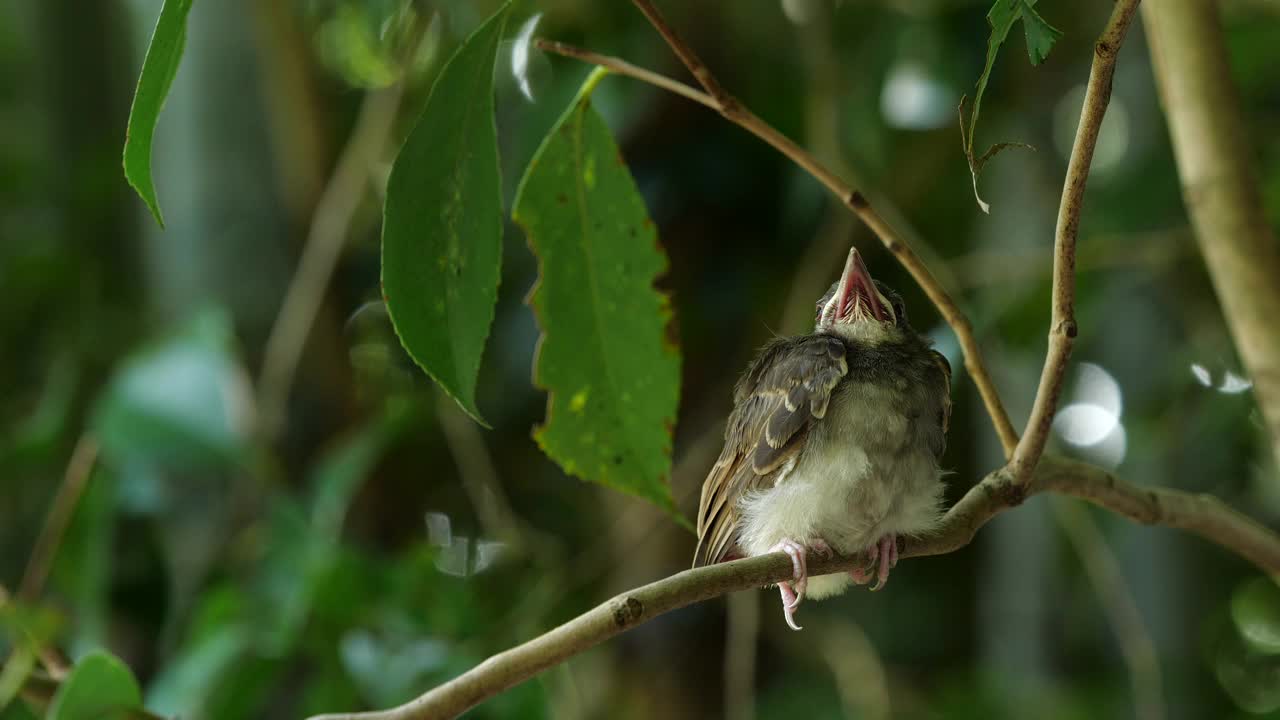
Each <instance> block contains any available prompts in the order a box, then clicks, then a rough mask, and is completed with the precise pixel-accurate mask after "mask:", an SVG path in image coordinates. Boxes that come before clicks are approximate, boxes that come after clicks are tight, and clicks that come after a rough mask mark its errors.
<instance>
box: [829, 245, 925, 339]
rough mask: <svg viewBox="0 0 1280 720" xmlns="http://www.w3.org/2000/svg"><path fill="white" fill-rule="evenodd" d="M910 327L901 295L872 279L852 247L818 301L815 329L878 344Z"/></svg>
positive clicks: (895, 336)
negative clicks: (829, 285) (834, 280)
mask: <svg viewBox="0 0 1280 720" xmlns="http://www.w3.org/2000/svg"><path fill="white" fill-rule="evenodd" d="M907 329H908V326H907V312H906V309H905V308H904V307H903V305H902V298H900V297H898V294H897V293H896V292H894V291H893V290H891V289H890V288H889V287H888V286H887V285H884V284H883V283H881V282H879V281H877V280H872V279H871V273H869V272H867V266H866V264H864V263H863V262H862V256H860V255H859V254H858V249H857V248H850V249H849V257H848V258H847V259H846V260H845V262H844V272H842V273H841V274H840V279H839V280H837V281H836V282H835V284H834V285H832V286H831V289H830V290H828V291H827V294H826V295H823V296H822V299H820V300H818V306H817V318H816V325H815V327H814V330H815V331H816V332H827V333H833V334H838V335H841V336H844V337H846V338H847V339H858V340H862V341H868V342H872V343H876V342H883V341H886V340H892V339H896V338H899V337H901V336H902V334H903V333H905V332H906V331H907Z"/></svg>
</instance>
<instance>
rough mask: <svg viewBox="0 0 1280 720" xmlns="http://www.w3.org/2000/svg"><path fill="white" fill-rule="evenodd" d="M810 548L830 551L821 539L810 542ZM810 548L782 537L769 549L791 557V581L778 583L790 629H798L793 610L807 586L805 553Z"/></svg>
mask: <svg viewBox="0 0 1280 720" xmlns="http://www.w3.org/2000/svg"><path fill="white" fill-rule="evenodd" d="M810 548H811V549H812V550H813V551H814V552H817V553H820V554H824V555H825V554H829V553H830V552H831V548H830V546H828V545H827V544H826V543H825V542H823V541H821V540H816V541H813V542H811V543H810ZM810 548H806V547H805V546H804V545H801V544H800V543H798V542H796V541H795V540H791V539H789V538H783V539H782V540H781V541H779V542H778V544H777V545H774V546H773V547H772V548H770V549H769V552H784V553H786V554H787V555H788V556H789V557H790V558H791V569H792V571H793V573H792V576H791V581H790V582H786V581H783V582H780V583H778V592H779V593H780V594H781V595H782V614H783V616H785V617H786V620H787V625H788V626H790V628H791V629H792V630H799V629H800V626H799V625H797V624H796V618H795V612H796V608H798V607H800V603H801V601H803V600H804V592H805V590H806V589H807V588H808V587H809V566H808V562H807V558H806V555H807V554H808V551H809V549H810Z"/></svg>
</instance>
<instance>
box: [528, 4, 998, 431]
mask: <svg viewBox="0 0 1280 720" xmlns="http://www.w3.org/2000/svg"><path fill="white" fill-rule="evenodd" d="M635 3H636V5H637V6H639V7H640V9H641V10H642V11H643V12H644V14H645V16H646V17H648V18H649V21H650V22H651V23H653V25H654V27H655V28H657V30H658V32H659V33H660V34H661V35H662V37H663V38H664V39H666V41H667V44H668V45H670V46H671V47H672V50H673V51H674V52H675V53H676V55H677V56H679V57H680V59H681V61H683V62H684V63H685V66H686V67H688V68H689V70H690V72H691V73H693V76H694V77H695V78H697V79H698V81H699V82H700V83H702V85H703V87H704V88H705V89H706V92H705V93H704V92H701V91H699V90H697V89H695V88H691V87H689V86H688V85H685V84H683V83H681V82H679V81H678V80H673V79H671V78H668V77H665V76H663V75H659V74H658V73H655V72H652V71H650V70H646V69H644V68H639V67H637V66H635V65H633V64H631V63H629V62H627V61H625V60H622V59H620V58H615V57H610V56H607V55H601V54H599V53H595V52H592V51H590V50H583V49H581V48H577V47H573V46H571V45H565V44H564V43H554V42H547V41H543V40H540V41H538V43H537V47H539V48H540V49H542V50H545V51H547V52H551V53H555V54H558V55H564V56H566V57H571V58H574V59H577V60H582V61H584V62H589V63H592V64H594V65H598V66H600V67H603V68H606V69H608V70H610V71H612V72H614V73H617V74H619V75H625V76H627V77H631V78H635V79H636V80H641V81H643V82H646V83H649V84H651V85H654V86H655V87H659V88H662V89H664V90H668V91H670V92H673V93H676V94H678V95H680V96H682V97H685V98H689V99H691V100H693V101H695V102H697V103H700V104H702V105H704V106H706V107H709V108H711V109H713V110H715V111H717V112H719V113H720V114H721V115H722V116H723V117H724V118H725V119H726V120H728V121H729V122H732V123H733V124H735V125H737V126H738V127H741V128H742V129H744V130H746V131H747V132H749V133H751V134H752V135H755V136H756V137H758V138H760V139H761V140H763V141H765V142H766V143H768V144H769V145H771V146H773V148H774V149H776V150H777V151H778V152H780V153H782V154H783V155H785V156H786V157H787V158H788V159H790V160H791V161H792V162H794V163H795V164H796V165H798V166H800V168H801V169H802V170H804V171H805V172H807V173H808V174H809V175H811V176H812V177H813V178H814V179H815V180H817V181H818V182H819V183H821V184H822V185H823V187H825V188H827V190H828V191H829V192H830V193H831V194H832V195H834V196H835V197H836V199H837V200H839V201H840V203H841V204H843V205H844V206H845V207H846V208H848V209H849V210H850V211H851V212H853V214H854V215H856V216H858V218H860V219H861V220H862V221H863V222H864V223H865V224H866V225H867V227H868V228H870V229H871V231H872V232H873V233H875V235H876V237H877V238H879V239H880V242H881V243H882V244H883V245H884V247H885V249H887V250H888V251H889V252H890V253H892V254H893V256H894V257H895V258H897V260H898V262H899V263H901V265H902V266H903V267H904V268H906V270H907V272H908V273H910V274H911V277H912V279H914V280H915V281H916V284H918V285H919V286H920V288H921V289H922V290H924V292H925V295H927V296H928V298H929V301H930V302H932V303H933V305H934V306H935V307H937V308H938V312H939V313H940V314H941V315H942V317H943V319H944V320H946V322H947V324H948V325H950V326H951V329H952V330H953V331H954V332H955V334H956V339H957V340H958V341H959V344H960V350H961V352H962V353H963V354H964V364H965V369H966V370H967V371H968V373H969V377H971V378H973V382H974V385H976V386H977V388H978V394H979V395H980V396H981V397H982V402H983V404H984V405H985V406H986V408H987V413H988V414H989V415H990V416H991V421H992V423H993V424H994V426H995V429H996V435H997V436H998V437H999V439H1000V444H1001V446H1002V447H1004V449H1005V454H1006V456H1007V455H1008V454H1009V453H1011V452H1012V451H1013V448H1014V446H1015V445H1016V444H1017V442H1018V434H1017V432H1016V431H1015V430H1014V429H1013V424H1012V423H1011V422H1010V420H1009V415H1008V413H1006V412H1005V409H1004V405H1003V404H1002V403H1001V401H1000V394H999V393H998V392H997V391H996V387H995V383H994V382H993V381H992V380H991V374H990V373H989V372H988V371H987V366H986V363H985V362H983V359H982V350H981V349H980V348H979V346H978V340H977V338H976V337H975V336H974V334H973V326H972V325H970V323H969V319H968V318H967V317H965V314H964V313H963V312H962V311H961V310H960V308H959V306H958V305H956V303H955V301H954V300H953V299H952V298H951V295H950V294H949V293H947V291H946V289H944V288H943V287H942V285H941V283H939V282H938V280H937V278H935V277H934V276H933V273H932V272H930V271H929V268H928V267H927V266H926V265H925V264H924V262H923V261H921V260H920V257H919V256H918V255H916V253H915V251H914V250H912V249H911V246H910V245H909V244H908V243H907V241H906V239H905V238H904V237H903V236H902V235H901V234H900V233H899V232H898V231H897V230H895V229H894V228H893V227H892V226H890V225H889V223H888V222H886V221H885V219H884V218H883V217H882V216H881V215H880V213H879V212H877V211H876V209H875V208H874V207H872V206H871V203H870V202H869V201H868V200H867V198H866V196H865V195H863V194H862V193H861V192H859V191H858V190H855V189H854V188H852V187H850V186H849V185H848V184H847V183H845V182H844V181H843V180H841V179H840V178H839V177H838V176H837V175H836V174H835V173H833V172H831V171H830V170H829V169H827V167H826V166H825V165H823V164H822V163H821V162H819V161H818V159H817V158H815V157H814V156H813V155H812V154H810V153H809V152H808V151H806V150H805V149H804V148H802V147H800V146H799V145H797V144H796V143H795V142H793V141H792V140H791V139H790V138H788V137H787V136H786V135H783V134H782V133H780V132H778V131H777V130H776V129H775V128H774V127H773V126H772V125H769V124H768V123H767V122H765V121H764V120H761V119H760V118H759V117H757V116H756V115H755V114H754V113H752V112H751V111H750V110H748V109H747V108H746V107H745V106H743V105H742V103H740V102H739V101H738V100H737V99H735V98H734V97H733V96H731V95H729V94H728V92H727V91H725V89H724V88H723V87H721V86H720V84H719V82H718V81H716V79H715V77H714V75H712V74H711V71H710V70H709V69H708V68H707V67H706V66H705V65H703V64H702V61H701V60H699V59H698V57H697V55H696V54H695V53H694V52H693V50H692V49H690V48H689V46H688V45H686V44H685V43H684V41H683V40H681V39H680V37H679V36H678V35H677V34H676V33H675V31H674V30H673V29H672V28H671V27H670V26H669V25H667V23H666V21H665V20H663V18H662V16H661V14H659V13H658V11H657V9H656V8H654V7H653V4H652V3H650V2H648V1H647V0H635Z"/></svg>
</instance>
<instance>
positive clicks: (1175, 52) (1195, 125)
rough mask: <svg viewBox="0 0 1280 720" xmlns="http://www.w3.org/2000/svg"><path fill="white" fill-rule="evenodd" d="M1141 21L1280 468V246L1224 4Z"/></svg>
mask: <svg viewBox="0 0 1280 720" xmlns="http://www.w3.org/2000/svg"><path fill="white" fill-rule="evenodd" d="M1142 20H1143V23H1144V24H1145V26H1146V30H1147V37H1148V41H1149V43H1150V46H1151V65H1152V70H1153V71H1154V72H1155V77H1156V85H1157V87H1158V88H1159V91H1160V97H1161V100H1162V102H1163V103H1164V109H1165V114H1166V115H1167V116H1168V121H1169V131H1170V135H1171V137H1172V140H1173V155H1174V159H1175V160H1176V161H1177V165H1178V175H1179V177H1180V178H1181V181H1182V196H1183V200H1184V201H1185V202H1186V204H1187V210H1188V212H1189V213H1190V215H1191V222H1192V225H1193V226H1194V227H1195V235H1196V239H1197V240H1198V241H1199V245H1200V252H1201V253H1202V254H1203V255H1204V259H1205V264H1206V265H1207V266H1208V269H1209V276H1210V277H1211V278H1212V280H1213V286H1214V289H1215V290H1216V291H1217V295H1218V299H1219V301H1220V302H1221V303H1222V310H1223V313H1224V315H1225V316H1226V320H1227V326H1228V327H1229V328H1230V330H1231V335H1232V337H1233V339H1234V340H1235V344H1236V347H1237V348H1238V349H1239V352H1240V358H1241V360H1242V361H1243V362H1244V365H1245V368H1246V370H1247V371H1248V374H1249V376H1250V377H1251V378H1252V380H1253V383H1254V394H1255V396H1256V397H1257V401H1258V405H1259V407H1260V408H1261V410H1262V416H1263V417H1264V418H1265V419H1266V425H1267V430H1268V434H1269V436H1270V439H1271V444H1272V450H1273V452H1275V454H1276V458H1277V462H1278V463H1280V329H1278V326H1277V325H1276V318H1278V317H1280V282H1278V281H1277V278H1280V246H1278V245H1277V243H1276V237H1275V234H1274V233H1273V231H1272V229H1271V227H1270V225H1268V223H1267V218H1266V215H1265V214H1264V212H1263V206H1262V199H1261V197H1260V196H1259V193H1258V183H1257V179H1256V177H1255V176H1254V174H1253V168H1252V167H1251V165H1250V161H1249V158H1250V150H1249V146H1248V145H1249V143H1248V133H1247V132H1246V124H1245V121H1244V117H1243V115H1242V113H1241V111H1240V101H1239V98H1238V97H1237V94H1236V89H1235V85H1234V83H1233V81H1232V79H1231V68H1230V66H1229V64H1228V62H1227V49H1226V45H1225V42H1224V40H1223V35H1222V22H1221V19H1220V18H1219V17H1218V4H1217V3H1215V2H1211V0H1150V2H1148V3H1147V6H1146V7H1145V8H1143V14H1142Z"/></svg>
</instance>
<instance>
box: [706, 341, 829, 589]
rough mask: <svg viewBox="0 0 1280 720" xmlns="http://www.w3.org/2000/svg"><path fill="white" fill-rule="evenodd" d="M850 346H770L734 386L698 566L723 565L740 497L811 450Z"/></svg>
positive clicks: (711, 478) (710, 482)
mask: <svg viewBox="0 0 1280 720" xmlns="http://www.w3.org/2000/svg"><path fill="white" fill-rule="evenodd" d="M845 352H846V351H845V345H844V343H843V342H841V341H840V339H839V338H835V337H832V336H830V335H805V336H802V337H797V338H781V339H778V340H775V341H773V342H772V343H770V344H769V345H766V346H765V348H764V350H762V351H761V352H760V355H759V356H758V357H757V358H756V359H755V361H754V362H752V363H751V366H750V367H749V368H747V372H746V373H745V374H744V375H743V376H742V378H741V379H740V380H739V381H738V384H737V387H736V388H735V389H734V393H733V395H734V407H733V412H732V413H731V414H730V415H729V423H728V426H727V427H726V428H725V431H724V450H722V451H721V453H720V459H719V460H717V461H716V464H715V466H714V467H712V468H711V472H710V474H708V475H707V479H706V480H705V481H704V482H703V484H702V501H701V503H699V506H698V549H697V550H696V551H695V552H694V560H693V564H694V566H695V567H697V566H698V565H709V564H712V563H717V562H720V561H721V560H723V559H724V557H725V555H726V554H727V553H728V552H729V550H730V549H731V547H732V545H733V540H734V536H735V534H736V531H737V526H738V507H737V504H738V498H739V497H741V495H742V493H743V492H746V491H748V490H750V489H753V488H758V487H762V486H765V485H766V484H767V483H768V480H769V479H770V477H771V476H773V475H775V474H776V473H777V472H778V471H779V469H780V468H782V467H783V466H784V465H785V464H786V463H787V461H788V460H791V459H793V458H794V457H795V456H796V454H797V453H799V452H800V449H801V448H802V447H803V445H804V438H805V436H806V434H807V433H808V430H809V427H810V425H811V423H812V422H813V421H814V420H821V419H822V418H823V417H824V416H825V415H826V413H827V405H828V403H829V402H830V400H831V392H832V390H833V389H834V388H835V387H836V385H837V384H839V382H840V381H841V380H842V379H843V378H844V376H845V374H846V373H847V372H848V365H847V363H846V361H845Z"/></svg>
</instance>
